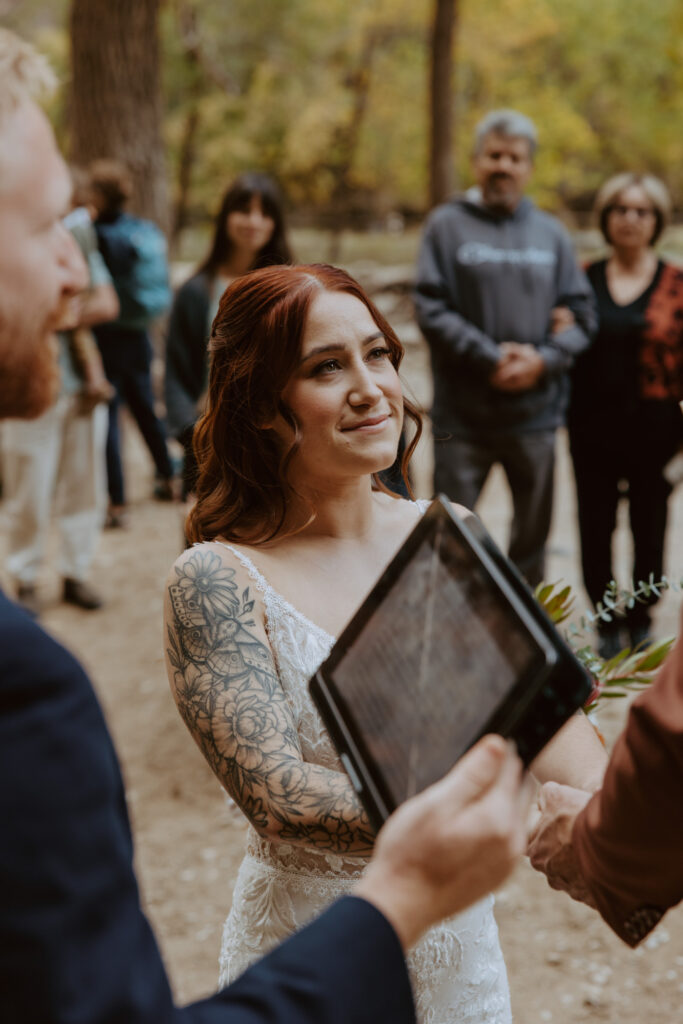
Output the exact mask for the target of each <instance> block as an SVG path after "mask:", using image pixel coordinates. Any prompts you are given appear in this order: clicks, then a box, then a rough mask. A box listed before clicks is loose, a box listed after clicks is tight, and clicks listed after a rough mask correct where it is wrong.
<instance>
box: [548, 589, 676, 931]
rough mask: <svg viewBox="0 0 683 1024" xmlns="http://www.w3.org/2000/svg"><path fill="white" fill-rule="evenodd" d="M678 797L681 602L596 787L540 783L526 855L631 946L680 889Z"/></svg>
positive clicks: (553, 885)
mask: <svg viewBox="0 0 683 1024" xmlns="http://www.w3.org/2000/svg"><path fill="white" fill-rule="evenodd" d="M682 801H683V608H682V609H681V626H680V632H679V639H678V643H677V644H676V646H675V647H674V649H673V651H672V652H671V654H670V655H669V657H668V658H667V660H666V661H665V663H664V665H663V666H662V668H661V669H660V670H659V673H658V675H657V678H656V679H655V681H654V683H652V685H651V686H649V687H648V689H647V690H646V691H645V692H644V693H642V694H640V696H639V697H637V698H636V700H635V701H634V702H633V704H632V706H631V709H630V711H629V716H628V721H627V723H626V729H625V730H624V732H623V733H622V735H621V736H620V737H619V739H618V740H617V742H616V744H615V746H614V751H613V753H612V757H611V758H610V762H609V765H608V767H607V771H606V773H605V778H604V780H603V784H602V789H601V790H600V791H599V792H597V793H595V794H594V795H593V796H591V794H590V793H583V792H581V791H580V790H576V789H572V788H571V787H569V786H558V785H556V784H554V783H548V784H547V785H545V786H544V787H543V789H542V790H541V794H540V797H539V807H540V810H541V817H540V819H539V821H538V822H537V824H536V827H535V829H534V831H533V832H532V834H531V836H530V840H529V857H530V858H531V863H532V864H533V866H534V867H535V868H536V869H537V870H539V871H543V872H544V873H545V874H546V875H547V876H548V881H549V883H550V885H551V886H552V887H553V888H554V889H561V890H563V891H564V892H567V893H569V895H570V896H571V897H572V898H573V899H575V900H582V901H583V902H584V903H588V904H589V905H590V906H593V907H596V908H597V910H598V911H599V912H600V914H601V915H602V917H603V918H604V919H605V921H606V922H607V924H608V925H609V926H610V928H612V929H613V931H615V932H616V933H617V935H619V936H620V938H622V939H623V940H624V942H627V943H628V944H629V945H631V946H635V945H637V944H638V943H639V942H641V941H642V940H643V939H644V938H645V936H646V935H648V933H649V932H650V931H651V930H652V929H653V928H654V927H655V925H656V924H657V923H658V921H660V920H661V918H662V917H663V915H664V913H665V912H666V911H667V910H668V909H669V908H670V907H673V906H675V905H676V904H677V903H679V902H680V901H681V899H683V860H682V859H681V851H682V850H683V814H682V813H681V802H682Z"/></svg>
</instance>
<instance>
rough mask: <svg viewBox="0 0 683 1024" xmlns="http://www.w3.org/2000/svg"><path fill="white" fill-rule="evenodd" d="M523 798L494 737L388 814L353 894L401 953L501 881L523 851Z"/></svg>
mask: <svg viewBox="0 0 683 1024" xmlns="http://www.w3.org/2000/svg"><path fill="white" fill-rule="evenodd" d="M530 794H531V790H530V787H529V786H528V785H527V784H526V783H525V782H523V779H522V764H521V761H520V760H519V758H518V757H517V756H516V755H515V754H514V753H512V751H511V748H510V747H509V746H508V745H507V744H506V743H505V741H504V740H502V739H501V738H500V737H497V736H487V737H485V738H484V739H483V740H481V741H480V742H479V743H478V744H477V745H476V746H475V747H474V748H473V749H472V750H471V751H470V752H469V753H468V754H466V755H465V757H463V758H462V760H461V761H459V762H458V764H457V765H456V766H455V768H453V769H452V771H451V772H449V774H448V775H447V776H446V777H445V778H444V779H442V781H441V782H438V783H436V785H434V786H431V787H430V788H429V789H427V790H425V792H424V793H421V794H420V795H419V796H417V797H414V798H413V799H412V800H408V801H407V802H406V803H405V804H403V805H402V806H401V807H400V808H399V809H398V810H397V811H396V812H395V813H394V814H393V815H392V816H391V818H390V819H389V821H388V822H387V823H386V825H385V826H384V828H383V829H382V830H381V832H380V833H379V835H378V837H377V841H376V845H375V852H374V855H373V858H372V861H371V862H370V865H369V867H368V869H367V871H366V873H365V875H364V877H363V879H362V880H361V881H360V882H359V883H358V885H357V886H356V890H355V892H356V895H358V896H362V897H363V898H364V899H366V900H368V901H369V902H370V903H373V904H374V905H375V907H377V908H378V910H380V911H381V912H382V914H384V916H385V917H386V918H387V919H388V920H389V921H390V922H391V924H392V925H393V926H394V928H395V930H396V933H397V935H398V937H399V939H400V941H401V944H402V946H403V948H404V949H408V948H409V947H410V946H412V945H413V944H414V943H415V942H416V941H417V940H418V939H419V937H420V935H421V934H422V933H423V932H424V931H425V930H426V929H427V928H429V927H430V926H431V925H433V924H436V923H437V922H438V921H440V920H442V919H443V918H446V917H450V916H451V915H452V914H456V913H458V912H459V911H461V910H464V909H465V908H466V907H468V906H470V905H471V904H472V903H475V902H476V901H477V900H478V899H481V897H482V896H484V895H486V893H488V892H490V891H491V890H492V889H495V888H497V887H498V886H499V885H500V884H501V882H503V881H504V880H505V879H506V878H507V876H508V875H509V873H510V872H511V871H512V869H513V867H514V866H515V862H516V860H517V858H518V857H519V855H520V854H521V852H522V851H523V849H524V842H525V839H524V836H525V821H526V815H527V812H528V809H529V804H530V800H531V796H530Z"/></svg>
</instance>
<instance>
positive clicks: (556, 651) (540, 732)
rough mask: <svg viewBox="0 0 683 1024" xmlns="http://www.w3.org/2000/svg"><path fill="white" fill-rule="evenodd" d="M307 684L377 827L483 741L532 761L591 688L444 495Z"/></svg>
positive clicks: (502, 562)
mask: <svg viewBox="0 0 683 1024" xmlns="http://www.w3.org/2000/svg"><path fill="white" fill-rule="evenodd" d="M309 686H310V692H311V695H312V697H313V700H314V702H315V704H316V706H317V708H318V710H319V712H320V714H321V716H322V719H323V721H324V723H325V725H326V727H327V729H328V731H329V732H330V734H331V736H332V739H333V741H334V743H335V745H336V747H337V749H338V751H339V754H340V757H341V760H342V762H343V764H344V766H345V768H346V770H347V772H348V774H349V777H350V779H351V781H352V783H353V785H354V788H355V789H356V790H357V792H358V794H359V796H360V798H361V800H362V802H363V804H364V806H365V808H366V810H367V812H368V814H369V816H370V819H371V821H372V822H373V824H374V825H375V827H377V828H379V827H380V826H381V824H382V823H383V822H384V821H385V820H386V818H387V817H388V816H389V814H391V812H392V811H393V810H394V808H396V807H397V806H398V805H399V804H400V803H402V802H403V801H404V800H406V799H408V797H411V796H413V795H414V794H415V793H418V792H420V791H421V790H422V789H424V788H425V787H426V786H428V785H430V784H431V783H433V782H436V781H437V780H438V779H440V778H441V777H442V776H443V775H445V774H446V772H447V771H448V770H449V769H450V768H451V767H452V766H453V764H454V763H455V762H456V761H457V760H458V758H459V757H460V756H461V755H462V754H463V753H464V752H465V751H466V750H467V749H468V748H469V747H470V746H472V744H473V743H475V742H476V740H477V739H479V738H480V737H481V736H482V735H484V734H485V733H488V732H497V733H500V734H501V735H502V736H505V737H511V738H513V739H514V740H515V741H516V743H517V747H518V750H519V753H520V756H521V757H522V759H523V761H524V762H525V763H526V764H528V763H529V761H531V760H532V759H533V758H534V757H535V756H536V754H537V753H538V752H539V751H540V750H541V749H542V747H544V746H545V744H546V743H547V742H548V740H549V739H550V738H551V736H552V735H553V734H554V733H555V732H556V731H557V729H559V727H560V726H561V725H562V724H563V723H564V722H565V721H566V720H567V718H568V717H569V716H570V715H571V714H572V713H573V712H574V711H575V710H576V709H577V708H580V707H581V706H582V705H583V704H584V703H585V701H586V700H587V698H588V696H589V694H590V692H591V689H592V683H591V680H590V677H589V675H588V673H587V672H586V670H585V669H584V668H583V666H582V665H581V664H580V663H579V662H578V661H577V659H576V658H575V656H574V655H573V653H572V651H571V650H570V648H569V647H568V646H567V644H566V643H565V642H564V641H563V639H562V637H561V636H560V635H559V633H558V632H557V630H556V629H555V628H554V626H553V625H552V623H551V622H550V620H549V619H548V617H547V616H546V615H545V613H544V612H543V610H542V608H541V607H540V606H539V605H538V603H537V602H536V600H535V598H534V596H533V594H532V592H531V591H530V589H529V588H528V586H527V585H526V583H525V582H524V581H523V579H522V577H521V576H520V575H519V573H518V572H517V571H516V570H515V568H514V566H512V564H511V563H510V562H509V560H508V559H507V558H506V557H505V556H504V555H503V553H502V552H501V551H500V549H499V548H498V547H497V546H496V545H495V543H494V542H493V540H492V539H491V537H490V536H489V535H488V534H487V532H486V531H485V529H484V528H483V526H482V525H481V523H480V522H479V520H478V519H476V517H474V516H471V515H470V516H468V517H467V518H461V517H460V516H458V515H456V513H455V512H454V511H453V509H452V507H451V505H450V503H449V502H448V500H447V499H446V498H445V497H443V496H439V497H438V498H437V499H435V500H434V501H433V502H432V504H431V505H430V506H429V508H428V509H427V511H426V512H425V514H424V516H423V517H422V518H421V519H420V522H419V523H418V525H417V526H416V527H415V529H414V530H413V532H412V533H411V534H410V536H409V537H408V538H407V540H406V541H405V543H404V544H403V546H402V547H401V549H400V550H399V552H398V553H397V554H396V555H395V557H394V558H393V560H392V561H391V563H390V564H389V566H388V567H387V568H386V570H385V571H384V572H383V574H382V576H381V577H380V579H379V580H378V582H377V583H376V584H375V586H374V587H373V589H372V591H371V592H370V594H369V595H368V597H367V598H366V600H365V601H364V602H363V604H362V606H361V607H360V608H359V610H358V612H357V613H356V614H355V615H354V617H353V619H352V620H351V622H350V623H349V624H348V626H347V627H346V629H345V630H344V632H343V633H342V635H341V636H340V637H339V639H338V641H337V642H336V644H335V646H334V647H333V649H332V651H331V653H330V655H329V657H328V658H327V660H326V661H325V662H324V663H323V664H322V665H321V666H320V668H319V670H318V672H317V673H316V675H315V676H314V677H313V679H312V680H311V682H310V684H309Z"/></svg>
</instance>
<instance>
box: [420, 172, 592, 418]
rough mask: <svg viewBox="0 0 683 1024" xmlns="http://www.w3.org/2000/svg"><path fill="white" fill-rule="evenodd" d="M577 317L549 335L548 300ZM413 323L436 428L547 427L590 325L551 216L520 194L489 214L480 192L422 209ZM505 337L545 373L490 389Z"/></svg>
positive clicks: (559, 411)
mask: <svg viewBox="0 0 683 1024" xmlns="http://www.w3.org/2000/svg"><path fill="white" fill-rule="evenodd" d="M558 305H564V306H568V307H569V308H570V309H571V311H572V312H573V314H574V317H575V320H576V324H575V325H574V326H573V327H570V328H568V329H567V330H565V331H563V332H562V333H561V334H558V335H556V336H552V335H551V334H550V333H549V328H550V313H551V310H552V308H553V307H554V306H558ZM415 308H416V315H417V321H418V323H419V325H420V329H421V330H422V333H423V334H424V336H425V338H426V340H427V342H428V344H429V348H430V352H431V359H432V371H433V375H434V402H433V406H432V419H433V421H434V428H435V433H436V435H437V436H439V435H441V436H443V435H444V434H453V435H454V436H459V437H467V438H475V437H477V436H483V435H484V434H488V435H491V434H495V433H497V432H499V431H505V432H509V431H514V432H518V433H522V432H527V431H532V430H545V429H553V428H555V427H557V426H559V425H560V423H562V421H563V418H564V412H565V409H566V405H567V398H568V382H567V378H566V371H567V370H568V369H569V368H570V366H571V365H572V362H573V359H574V357H575V356H576V355H577V354H578V353H579V352H581V351H582V350H583V349H584V348H586V347H587V346H588V344H589V341H590V338H591V336H592V335H593V333H594V331H595V329H596V326H597V315H596V311H595V302H594V298H593V292H592V290H591V287H590V285H589V283H588V281H587V279H586V277H585V275H584V274H583V272H582V271H581V270H580V268H579V267H578V265H577V263H576V258H575V256H574V251H573V248H572V243H571V240H570V238H569V235H568V234H567V232H566V231H565V229H564V228H563V226H562V225H561V224H560V222H559V221H558V220H556V219H555V217H551V216H550V215H549V214H547V213H543V212H542V211H540V210H539V209H537V207H536V206H534V204H533V203H532V202H531V200H530V199H526V198H525V199H522V201H521V203H520V204H519V206H518V207H517V209H516V210H515V211H514V213H512V214H506V215H501V214H499V213H494V212H492V211H491V210H490V209H488V208H487V207H485V206H483V205H482V203H481V199H480V195H479V190H478V189H470V191H469V192H467V193H466V194H465V196H463V197H461V198H458V199H453V200H451V201H450V202H448V203H445V204H444V205H443V206H439V207H437V209H435V210H434V211H433V212H432V214H431V215H430V217H429V219H428V221H427V224H426V227H425V232H424V236H423V239H422V245H421V248H420V253H419V257H418V264H417V282H416V291H415ZM503 341H516V342H520V343H527V344H531V345H535V346H536V348H537V349H538V350H539V352H540V353H541V355H542V356H543V359H544V362H545V365H546V372H545V374H544V376H543V377H542V378H541V380H540V381H539V383H538V384H537V385H536V387H534V388H533V389H531V390H529V391H522V392H516V393H509V392H503V391H498V390H496V389H495V388H492V387H491V385H490V384H489V378H490V376H491V374H492V372H493V370H494V369H495V367H496V364H497V362H498V360H499V358H500V356H499V349H498V346H499V344H500V343H501V342H503Z"/></svg>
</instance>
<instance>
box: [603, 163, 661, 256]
mask: <svg viewBox="0 0 683 1024" xmlns="http://www.w3.org/2000/svg"><path fill="white" fill-rule="evenodd" d="M632 185H638V186H639V187H640V188H642V190H643V192H644V193H645V195H646V196H647V198H648V199H649V200H650V202H651V203H652V206H653V209H654V214H655V227H654V231H653V234H652V238H651V239H650V245H654V243H655V242H656V241H657V239H658V238H659V236H660V235H661V233H662V231H663V230H664V228H665V227H666V225H667V224H668V222H669V218H670V217H671V196H670V194H669V190H668V188H667V187H666V185H665V184H664V182H663V181H660V180H659V178H655V176H654V174H635V173H633V172H632V171H623V172H622V173H621V174H615V175H614V176H613V177H611V178H609V179H608V180H607V181H606V182H605V183H604V185H603V186H602V187H601V188H600V190H599V191H598V194H597V196H596V197H595V205H594V210H595V216H596V217H597V220H598V224H599V225H600V230H601V231H602V233H603V235H604V237H605V241H606V242H609V243H610V244H611V240H610V237H609V232H608V230H607V221H608V219H609V215H610V213H611V212H612V208H613V207H614V206H615V205H616V204H617V200H618V199H619V196H620V195H621V193H622V192H625V191H626V189H627V188H631V186H632Z"/></svg>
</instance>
